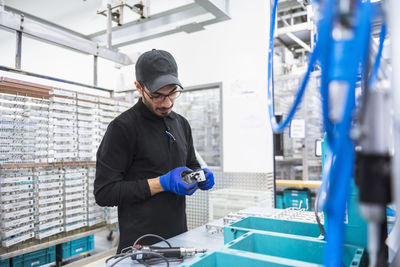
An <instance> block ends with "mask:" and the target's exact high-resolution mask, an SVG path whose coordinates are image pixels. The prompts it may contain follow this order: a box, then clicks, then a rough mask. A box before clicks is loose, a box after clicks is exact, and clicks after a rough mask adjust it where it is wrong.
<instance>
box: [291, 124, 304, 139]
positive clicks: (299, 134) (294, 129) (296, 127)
mask: <svg viewBox="0 0 400 267" xmlns="http://www.w3.org/2000/svg"><path fill="white" fill-rule="evenodd" d="M305 135H306V126H305V122H304V120H292V122H291V123H290V129H289V137H290V138H304V137H305Z"/></svg>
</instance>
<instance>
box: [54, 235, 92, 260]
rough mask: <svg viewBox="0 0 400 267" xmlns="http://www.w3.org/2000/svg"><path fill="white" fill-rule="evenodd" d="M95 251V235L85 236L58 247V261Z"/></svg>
mask: <svg viewBox="0 0 400 267" xmlns="http://www.w3.org/2000/svg"><path fill="white" fill-rule="evenodd" d="M93 249H94V235H90V236H85V237H82V238H79V239H75V240H72V241H68V242H65V243H62V244H59V245H57V247H56V251H57V259H61V260H63V259H67V258H69V257H72V256H75V255H78V254H81V253H83V252H88V251H90V250H93Z"/></svg>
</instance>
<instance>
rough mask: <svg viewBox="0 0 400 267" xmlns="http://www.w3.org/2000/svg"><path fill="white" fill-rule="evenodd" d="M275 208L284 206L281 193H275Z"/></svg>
mask: <svg viewBox="0 0 400 267" xmlns="http://www.w3.org/2000/svg"><path fill="white" fill-rule="evenodd" d="M275 199H276V208H277V209H284V208H285V207H284V206H283V195H282V194H276V198H275Z"/></svg>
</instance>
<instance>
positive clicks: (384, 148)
mask: <svg viewBox="0 0 400 267" xmlns="http://www.w3.org/2000/svg"><path fill="white" fill-rule="evenodd" d="M390 101H391V100H390V98H389V95H388V93H387V92H385V91H383V90H373V91H370V92H369V96H368V100H367V103H366V106H367V107H368V108H367V109H366V111H365V115H364V117H363V122H362V125H361V127H362V128H361V138H360V139H361V141H360V145H361V147H362V151H363V152H366V153H374V154H379V155H386V154H388V153H389V151H390V148H391V139H392V138H391V136H390V133H391V121H390V119H389V117H390V115H389V114H390Z"/></svg>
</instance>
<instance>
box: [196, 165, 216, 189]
mask: <svg viewBox="0 0 400 267" xmlns="http://www.w3.org/2000/svg"><path fill="white" fill-rule="evenodd" d="M197 171H204V174H205V176H206V180H205V181H203V182H200V183H198V184H197V185H198V187H199V188H200V189H201V190H209V189H211V188H212V187H213V186H214V174H213V173H212V171H210V170H209V169H207V168H204V169H198V170H197Z"/></svg>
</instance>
